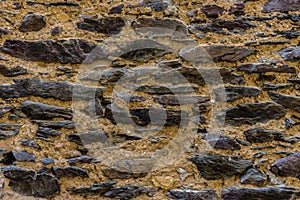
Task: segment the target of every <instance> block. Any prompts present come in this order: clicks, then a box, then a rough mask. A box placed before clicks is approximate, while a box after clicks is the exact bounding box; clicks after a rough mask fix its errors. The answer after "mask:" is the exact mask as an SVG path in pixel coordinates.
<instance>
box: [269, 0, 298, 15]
mask: <svg viewBox="0 0 300 200" xmlns="http://www.w3.org/2000/svg"><path fill="white" fill-rule="evenodd" d="M299 10H300V1H299V0H282V1H276V0H268V1H267V2H266V3H265V4H264V6H263V11H264V12H287V11H299Z"/></svg>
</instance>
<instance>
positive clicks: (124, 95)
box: [115, 92, 147, 103]
mask: <svg viewBox="0 0 300 200" xmlns="http://www.w3.org/2000/svg"><path fill="white" fill-rule="evenodd" d="M115 95H116V97H117V98H121V99H123V100H124V101H125V102H127V103H129V102H143V101H146V100H147V99H146V98H145V97H143V96H138V95H134V94H130V93H121V92H115Z"/></svg>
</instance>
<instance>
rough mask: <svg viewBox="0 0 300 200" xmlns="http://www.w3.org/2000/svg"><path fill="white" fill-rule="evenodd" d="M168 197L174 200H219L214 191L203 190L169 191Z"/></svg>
mask: <svg viewBox="0 0 300 200" xmlns="http://www.w3.org/2000/svg"><path fill="white" fill-rule="evenodd" d="M167 196H168V197H170V198H172V199H181V200H196V199H198V200H206V199H209V200H219V199H220V198H219V197H218V195H217V193H216V192H215V191H214V190H213V189H203V190H199V191H198V190H169V192H168V193H167Z"/></svg>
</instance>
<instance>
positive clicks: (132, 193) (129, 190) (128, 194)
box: [101, 185, 156, 199]
mask: <svg viewBox="0 0 300 200" xmlns="http://www.w3.org/2000/svg"><path fill="white" fill-rule="evenodd" d="M155 193H156V191H155V189H153V188H148V187H144V186H136V185H126V186H117V187H114V188H112V189H111V190H109V191H108V192H106V193H104V194H103V195H101V196H104V197H109V198H115V199H133V198H136V197H138V196H141V195H147V196H148V197H152V196H154V195H155Z"/></svg>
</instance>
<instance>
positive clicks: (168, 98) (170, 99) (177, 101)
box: [152, 95, 210, 106]
mask: <svg viewBox="0 0 300 200" xmlns="http://www.w3.org/2000/svg"><path fill="white" fill-rule="evenodd" d="M152 97H153V99H154V101H155V102H157V103H159V104H162V105H172V106H179V105H186V104H198V103H204V102H207V101H209V99H210V98H209V97H208V96H184V95H161V96H152Z"/></svg>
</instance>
